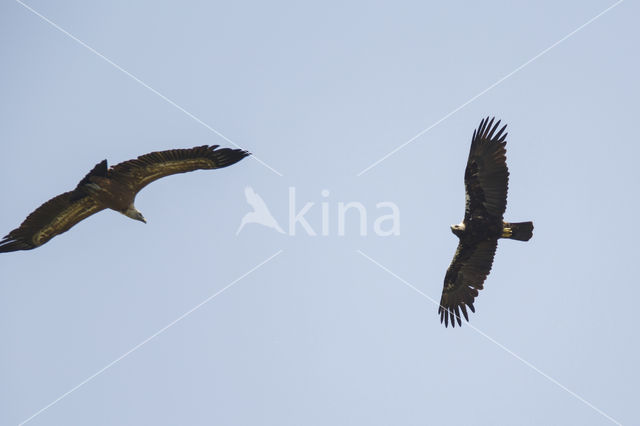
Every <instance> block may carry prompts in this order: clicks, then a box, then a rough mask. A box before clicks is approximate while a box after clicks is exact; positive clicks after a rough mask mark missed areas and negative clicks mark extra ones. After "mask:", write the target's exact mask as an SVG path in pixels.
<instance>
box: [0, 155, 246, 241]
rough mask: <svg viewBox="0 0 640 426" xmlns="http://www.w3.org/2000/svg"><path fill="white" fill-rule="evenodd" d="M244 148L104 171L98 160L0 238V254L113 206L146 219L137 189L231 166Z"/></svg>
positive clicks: (150, 159) (152, 159)
mask: <svg viewBox="0 0 640 426" xmlns="http://www.w3.org/2000/svg"><path fill="white" fill-rule="evenodd" d="M247 155H249V153H248V152H246V151H243V150H240V149H229V148H220V149H218V145H213V146H207V145H204V146H199V147H196V148H191V149H172V150H169V151H158V152H152V153H149V154H146V155H141V156H140V157H138V158H137V159H135V160H129V161H125V162H123V163H120V164H117V165H115V166H112V167H111V168H109V169H107V160H104V161H102V162H100V163H98V164H97V165H96V166H95V167H94V168H93V170H91V171H90V172H89V173H88V174H87V175H86V176H85V177H84V179H82V180H81V181H80V183H79V184H78V186H77V187H76V188H75V189H74V190H73V191H69V192H65V193H64V194H60V195H58V196H57V197H54V198H52V199H50V200H49V201H47V202H46V203H44V204H43V205H41V206H40V207H38V208H37V209H36V210H35V211H34V212H33V213H31V214H30V215H29V216H28V217H27V218H26V219H25V220H24V222H22V225H20V227H19V228H17V229H14V230H13V231H11V232H10V233H9V234H8V235H7V236H5V237H4V239H3V240H1V241H0V253H4V252H10V251H17V250H31V249H34V248H36V247H39V246H41V245H42V244H44V243H46V242H47V241H49V240H50V239H51V238H53V237H55V236H56V235H59V234H62V233H63V232H66V231H68V230H69V229H70V228H71V227H72V226H73V225H75V224H76V223H78V222H80V221H81V220H83V219H86V218H87V217H89V216H91V215H92V214H94V213H98V212H99V211H101V210H104V209H107V208H108V209H112V210H115V211H117V212H120V213H122V214H123V215H125V216H128V217H130V218H131V219H135V220H139V221H141V222H144V223H147V221H146V220H145V218H144V217H143V216H142V213H140V212H139V211H138V210H137V209H136V208H135V206H134V204H133V203H134V201H135V198H136V195H137V194H138V192H139V191H140V190H141V189H142V188H144V187H145V186H147V185H148V184H150V183H151V182H153V181H154V180H156V179H160V178H162V177H165V176H169V175H173V174H176V173H185V172H191V171H193V170H198V169H219V168H222V167H227V166H230V165H232V164H234V163H237V162H238V161H240V160H242V159H243V158H244V157H246V156H247Z"/></svg>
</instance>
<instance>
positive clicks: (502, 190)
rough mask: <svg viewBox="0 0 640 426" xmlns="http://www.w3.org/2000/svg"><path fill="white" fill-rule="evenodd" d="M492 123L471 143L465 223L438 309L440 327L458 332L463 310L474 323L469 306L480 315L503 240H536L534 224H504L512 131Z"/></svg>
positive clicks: (457, 232)
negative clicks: (478, 304) (477, 302)
mask: <svg viewBox="0 0 640 426" xmlns="http://www.w3.org/2000/svg"><path fill="white" fill-rule="evenodd" d="M493 122H494V118H492V119H491V121H489V117H487V118H486V119H484V120H482V121H481V122H480V127H478V130H475V131H474V132H473V138H472V140H471V150H470V152H469V159H468V160H467V167H466V169H465V171H464V186H465V192H466V205H465V212H464V219H463V221H462V223H460V224H459V225H451V231H452V232H453V233H454V234H455V235H456V236H457V237H458V238H459V239H460V243H459V244H458V249H457V250H456V254H455V255H454V256H453V261H452V262H451V265H450V266H449V269H447V274H446V275H445V277H444V288H443V290H442V298H441V299H440V308H439V309H438V313H439V314H440V322H443V321H444V325H445V326H448V325H449V322H451V325H452V326H453V327H455V326H456V321H457V322H458V325H460V326H461V325H462V321H461V319H460V312H461V311H462V315H464V318H465V319H466V320H467V321H469V316H468V314H467V307H468V308H469V309H471V311H472V312H475V308H474V307H473V301H474V299H475V297H476V296H477V295H478V290H482V286H483V284H484V281H485V279H486V278H487V275H489V272H490V271H491V265H492V264H493V257H494V255H495V253H496V247H497V246H498V239H500V238H509V239H512V240H518V241H529V239H530V238H531V236H532V235H533V222H521V223H509V222H505V221H504V220H503V215H504V211H505V209H506V207H507V188H508V186H509V170H508V169H507V157H506V153H507V151H506V149H505V145H506V144H507V142H506V140H505V139H506V137H507V133H506V132H505V131H504V130H505V129H506V127H507V126H506V125H505V126H503V127H502V128H501V129H500V130H499V131H497V130H498V126H499V125H500V121H498V122H497V123H495V124H494V123H493ZM496 131H497V132H496Z"/></svg>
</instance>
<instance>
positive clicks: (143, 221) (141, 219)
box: [138, 215, 147, 223]
mask: <svg viewBox="0 0 640 426" xmlns="http://www.w3.org/2000/svg"><path fill="white" fill-rule="evenodd" d="M138 220H139V221H140V222H142V223H147V219H145V218H144V216H142V215H140V218H139V219H138Z"/></svg>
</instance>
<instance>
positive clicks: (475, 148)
mask: <svg viewBox="0 0 640 426" xmlns="http://www.w3.org/2000/svg"><path fill="white" fill-rule="evenodd" d="M493 121H494V119H493V118H492V119H491V121H489V117H487V118H485V119H484V120H482V121H481V122H480V126H479V127H478V130H475V131H474V132H473V139H472V140H471V149H470V151H469V159H468V160H467V167H466V169H465V172H464V185H465V192H466V205H465V215H464V220H465V222H468V221H469V220H472V219H473V218H474V217H475V218H480V217H481V218H483V219H486V218H487V216H493V217H495V218H500V220H502V216H503V215H504V211H505V209H506V207H507V190H508V187H509V170H508V169H507V155H506V154H507V151H506V149H505V145H506V143H507V142H506V141H505V139H506V137H507V133H506V132H505V131H504V130H505V129H506V127H507V126H506V125H505V126H503V127H502V128H501V129H500V130H499V131H498V132H497V133H496V131H497V130H498V126H499V125H500V121H498V122H497V123H495V124H493Z"/></svg>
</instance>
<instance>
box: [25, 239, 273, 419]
mask: <svg viewBox="0 0 640 426" xmlns="http://www.w3.org/2000/svg"><path fill="white" fill-rule="evenodd" d="M280 253H282V250H279V251H278V252H277V253H275V254H273V255H271V256H270V257H269V258H268V259H266V260H263V261H262V262H260V263H259V264H258V265H256V266H254V267H253V268H251V269H250V270H249V271H247V272H245V273H244V274H242V275H241V276H239V277H238V278H236V279H235V280H233V281H232V282H231V283H229V284H227V285H226V286H225V287H223V288H222V289H221V290H218V291H217V292H215V293H214V294H212V295H211V296H209V297H207V298H206V299H205V300H203V301H202V302H200V303H198V304H197V305H196V306H194V307H193V308H191V309H189V310H188V311H187V312H185V313H184V314H182V315H180V316H179V317H178V318H176V319H175V320H173V321H171V322H170V323H169V324H167V325H165V326H164V327H162V328H161V329H160V330H158V331H156V332H155V333H153V334H152V335H151V336H149V337H147V338H146V339H144V340H143V341H142V342H140V343H138V344H137V345H135V346H134V347H133V348H131V349H129V350H128V351H127V352H125V353H123V354H122V355H120V356H119V357H118V358H116V359H114V360H113V361H111V362H110V363H109V364H107V365H105V366H104V367H102V368H101V369H100V370H98V371H96V372H95V373H93V374H92V375H91V376H89V377H87V378H86V379H84V380H83V381H82V382H80V383H78V384H77V385H75V386H74V387H72V388H71V389H69V390H68V391H67V392H65V393H63V394H62V395H60V396H59V397H58V398H56V399H55V400H53V401H52V402H50V403H49V404H47V405H46V406H44V407H43V408H41V409H40V410H38V411H37V412H36V413H34V414H33V415H32V416H31V417H29V418H28V419H26V420H24V421H22V422H21V423H20V424H19V425H18V426H22V425H24V424H26V423H28V422H30V421H31V420H33V419H34V418H36V417H37V416H39V415H40V414H42V413H43V412H44V411H46V410H48V409H49V408H51V407H52V406H54V405H55V404H57V403H58V402H60V401H62V400H63V399H64V398H66V397H67V396H69V395H70V394H71V393H73V392H75V391H76V390H78V389H79V388H81V387H82V386H84V385H86V384H87V383H89V382H90V381H91V380H93V379H95V378H96V377H98V376H99V375H100V374H102V373H104V372H105V371H106V370H108V369H109V368H111V367H113V366H114V365H115V364H117V363H118V362H120V361H122V360H123V359H124V358H126V357H128V356H129V355H131V354H132V353H133V352H135V351H137V350H138V349H140V348H141V347H142V346H144V345H145V344H147V343H148V342H150V341H151V340H153V339H154V338H156V337H157V336H159V335H160V334H162V333H164V332H165V331H167V330H168V329H169V328H171V327H173V326H174V325H175V324H177V323H178V322H180V321H182V320H183V319H185V318H186V317H188V316H189V315H191V314H192V313H193V312H195V311H197V310H198V309H200V308H201V307H202V306H204V305H205V304H207V303H209V302H210V301H211V300H213V299H215V298H216V297H217V296H218V295H220V294H221V293H222V292H224V291H225V290H227V289H228V288H230V287H231V286H233V285H234V284H236V283H237V282H238V281H240V280H242V279H243V278H245V277H246V276H247V275H249V274H251V273H252V272H254V271H255V270H256V269H258V268H260V267H261V266H263V265H264V264H266V263H268V262H269V261H271V260H272V259H273V258H275V257H276V256H278V255H279V254H280Z"/></svg>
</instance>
